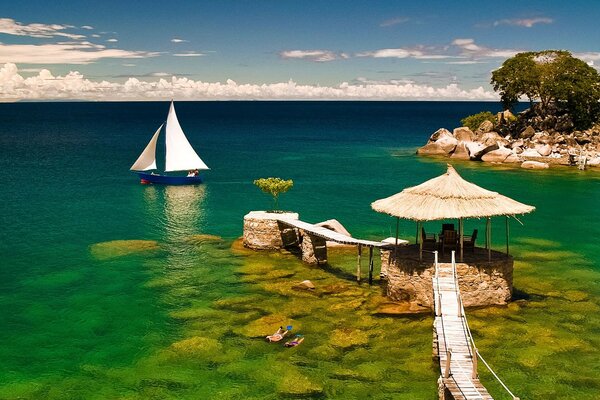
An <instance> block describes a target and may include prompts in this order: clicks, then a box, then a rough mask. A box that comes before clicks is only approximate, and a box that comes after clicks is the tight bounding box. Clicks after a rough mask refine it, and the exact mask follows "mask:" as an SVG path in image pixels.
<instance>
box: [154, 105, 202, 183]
mask: <svg viewBox="0 0 600 400" xmlns="http://www.w3.org/2000/svg"><path fill="white" fill-rule="evenodd" d="M165 137H166V139H165V140H166V144H165V148H166V157H165V158H166V162H165V164H166V165H165V172H171V171H189V170H193V169H209V168H208V166H207V165H206V164H205V163H204V161H202V159H201V158H200V157H199V156H198V154H196V152H195V151H194V148H193V147H192V145H191V144H190V142H189V141H188V140H187V138H186V137H185V134H184V133H183V130H182V129H181V126H180V125H179V121H178V120H177V114H175V105H174V104H173V101H171V107H170V108H169V115H168V117H167V124H166V128H165Z"/></svg>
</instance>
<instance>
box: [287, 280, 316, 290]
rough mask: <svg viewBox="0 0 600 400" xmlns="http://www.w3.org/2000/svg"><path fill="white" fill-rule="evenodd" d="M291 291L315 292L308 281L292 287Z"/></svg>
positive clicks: (313, 286)
mask: <svg viewBox="0 0 600 400" xmlns="http://www.w3.org/2000/svg"><path fill="white" fill-rule="evenodd" d="M292 289H296V290H315V285H313V283H312V282H311V281H309V280H305V281H302V282H300V283H299V284H297V285H294V286H292Z"/></svg>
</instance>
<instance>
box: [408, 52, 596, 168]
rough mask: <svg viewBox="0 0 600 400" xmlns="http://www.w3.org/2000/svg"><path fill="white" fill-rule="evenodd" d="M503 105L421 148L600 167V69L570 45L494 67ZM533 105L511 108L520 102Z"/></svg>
mask: <svg viewBox="0 0 600 400" xmlns="http://www.w3.org/2000/svg"><path fill="white" fill-rule="evenodd" d="M491 84H492V85H493V87H494V90H495V91H496V92H498V94H499V95H500V99H501V101H502V104H503V106H504V109H505V111H503V112H500V113H498V114H496V115H494V114H492V113H491V112H481V113H478V114H475V115H471V116H468V117H466V118H463V119H462V120H461V123H462V125H463V126H461V127H459V128H456V129H454V130H453V131H452V132H450V131H449V130H447V129H444V128H441V129H438V130H437V131H436V132H434V133H433V134H432V135H431V136H430V138H429V140H428V142H427V144H425V145H424V146H423V147H421V148H419V149H418V150H417V154H420V155H429V156H447V157H450V158H454V159H459V160H477V161H483V162H488V163H511V164H517V163H518V164H520V165H521V166H522V167H523V168H534V169H546V168H548V167H549V166H550V165H553V164H562V165H573V166H575V165H576V166H578V167H579V168H580V169H585V168H586V167H588V166H589V167H599V166H600V74H599V73H598V71H596V69H594V68H593V67H592V66H590V65H588V64H587V63H585V62H584V61H582V60H580V59H578V58H575V57H573V56H572V55H571V53H569V52H568V51H564V50H545V51H539V52H525V53H519V54H517V55H515V56H514V57H511V58H509V59H507V60H506V61H505V62H504V63H503V64H502V66H501V67H500V68H498V69H497V70H495V71H493V72H492V77H491ZM524 99H528V100H529V104H530V107H529V108H528V109H526V110H525V111H522V112H520V113H517V114H516V115H515V114H513V113H512V112H511V111H510V110H511V109H514V106H515V105H517V104H518V102H519V101H522V100H524Z"/></svg>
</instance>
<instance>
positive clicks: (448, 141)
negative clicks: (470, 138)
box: [435, 136, 458, 154]
mask: <svg viewBox="0 0 600 400" xmlns="http://www.w3.org/2000/svg"><path fill="white" fill-rule="evenodd" d="M435 143H436V144H439V145H440V146H441V147H442V148H443V149H444V151H445V152H446V154H450V153H452V152H453V151H454V149H455V148H456V145H457V144H458V140H456V138H454V137H452V136H442V137H441V138H439V139H438V140H436V142H435Z"/></svg>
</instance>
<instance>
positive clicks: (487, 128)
mask: <svg viewBox="0 0 600 400" xmlns="http://www.w3.org/2000/svg"><path fill="white" fill-rule="evenodd" d="M493 129H494V124H493V123H492V121H488V120H485V121H483V122H482V123H481V125H479V128H477V132H478V133H487V132H491V131H492V130H493Z"/></svg>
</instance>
